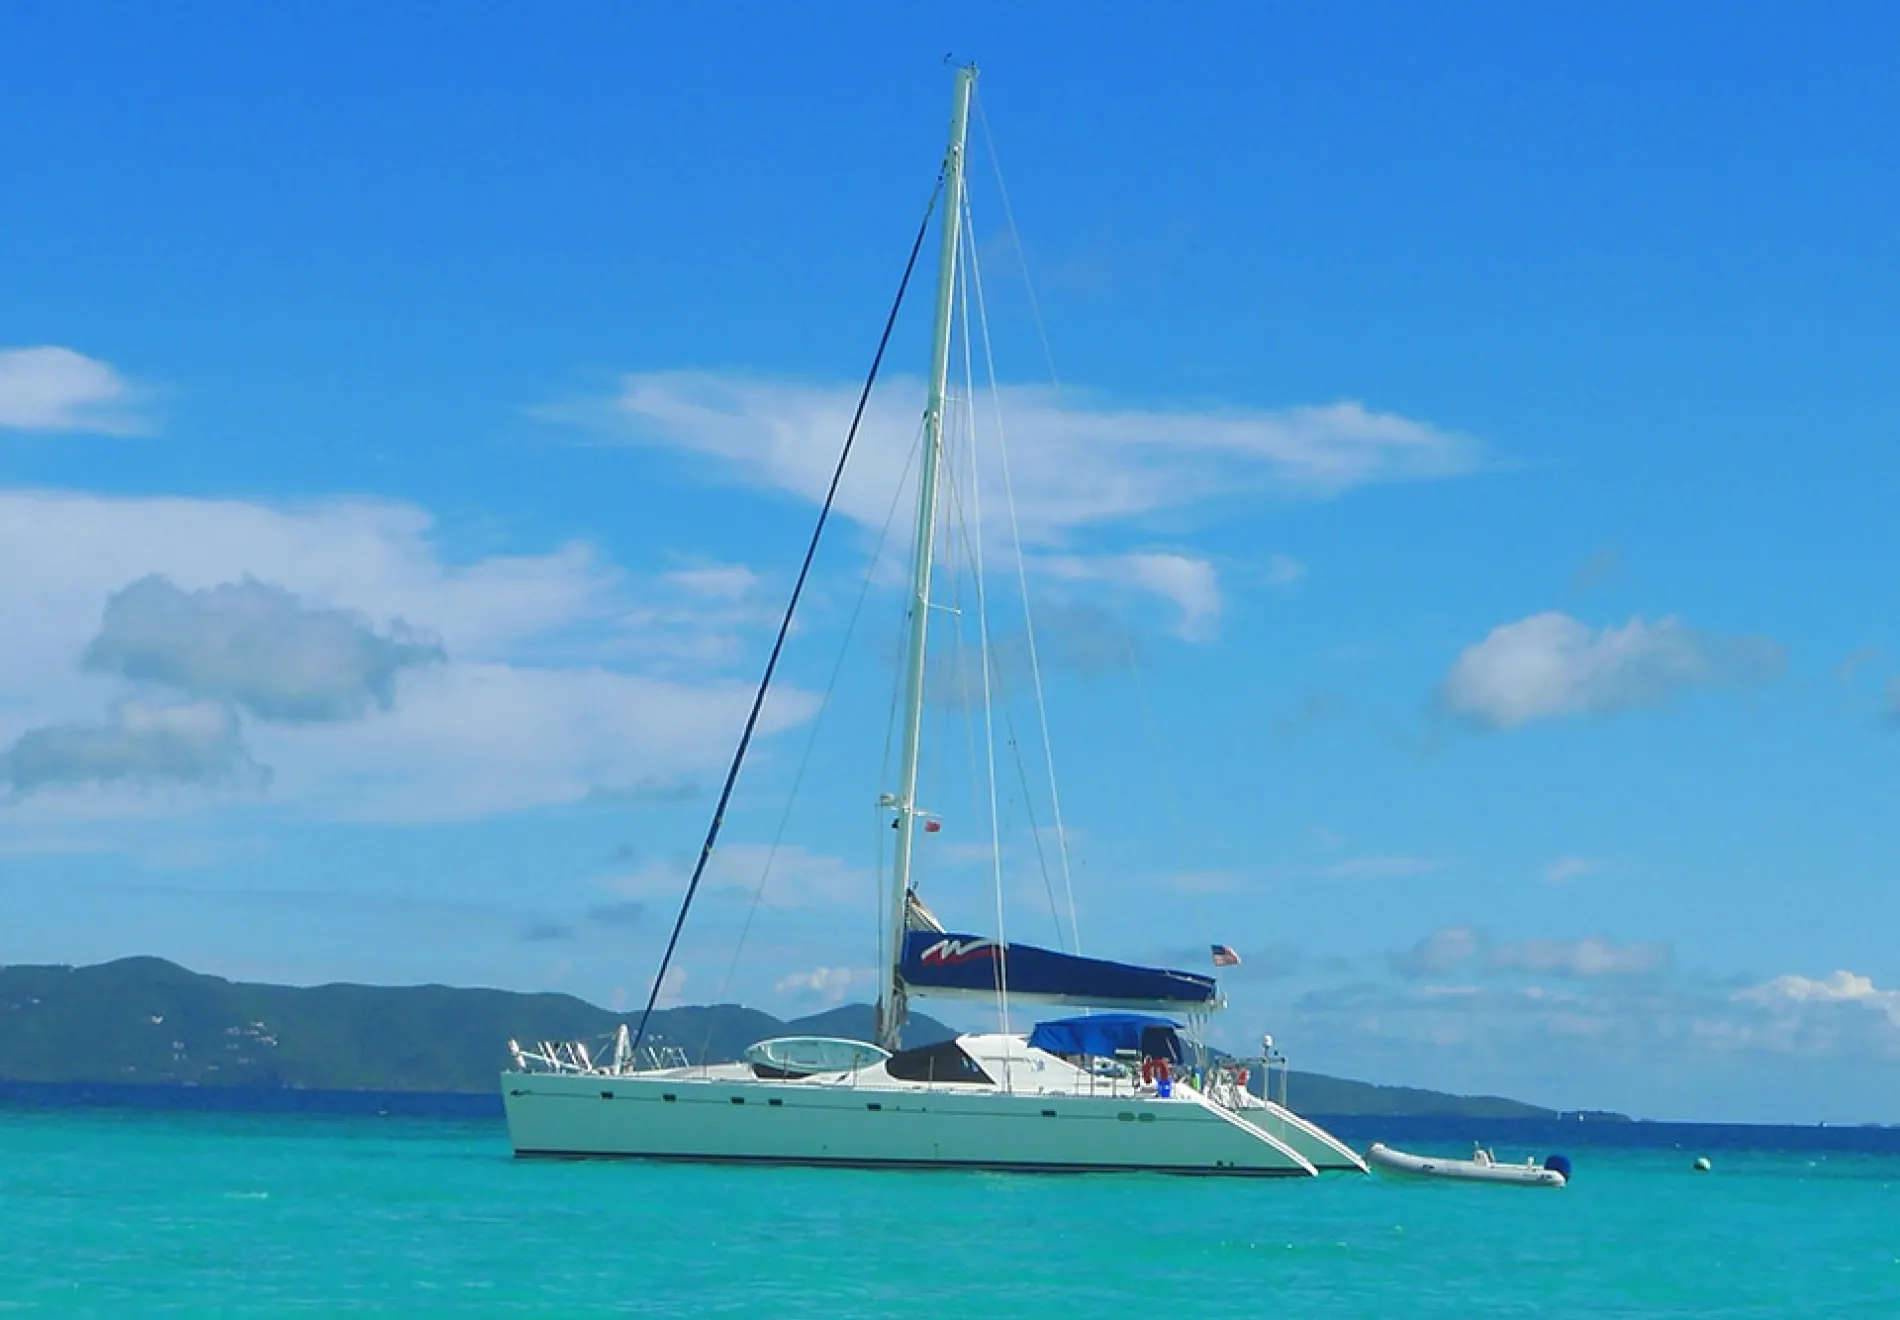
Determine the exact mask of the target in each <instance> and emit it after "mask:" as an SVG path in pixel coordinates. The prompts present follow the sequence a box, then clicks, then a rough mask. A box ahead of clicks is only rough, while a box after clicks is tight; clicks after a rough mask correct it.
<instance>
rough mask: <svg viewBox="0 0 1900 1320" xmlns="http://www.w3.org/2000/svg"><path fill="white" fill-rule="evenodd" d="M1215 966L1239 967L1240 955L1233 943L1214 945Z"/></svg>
mask: <svg viewBox="0 0 1900 1320" xmlns="http://www.w3.org/2000/svg"><path fill="white" fill-rule="evenodd" d="M1214 966H1216V967H1238V966H1240V955H1239V954H1237V953H1235V952H1234V950H1233V946H1232V945H1228V944H1216V945H1215V946H1214Z"/></svg>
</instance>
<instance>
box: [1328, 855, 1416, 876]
mask: <svg viewBox="0 0 1900 1320" xmlns="http://www.w3.org/2000/svg"><path fill="white" fill-rule="evenodd" d="M1437 869H1438V863H1437V862H1434V861H1432V860H1430V859H1429V858H1425V857H1348V858H1347V859H1346V860H1345V861H1343V862H1334V863H1333V864H1332V865H1331V866H1322V867H1321V868H1320V869H1319V874H1321V875H1323V876H1328V877H1330V878H1332V879H1335V880H1391V879H1397V878H1398V877H1401V876H1408V875H1425V874H1428V873H1429V872H1432V871H1436V870H1437Z"/></svg>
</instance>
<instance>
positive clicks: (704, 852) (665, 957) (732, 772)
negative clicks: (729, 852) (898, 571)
mask: <svg viewBox="0 0 1900 1320" xmlns="http://www.w3.org/2000/svg"><path fill="white" fill-rule="evenodd" d="M947 172H948V167H947V164H946V167H945V168H944V169H941V170H939V171H938V172H937V183H936V186H935V187H934V188H932V189H931V192H930V202H929V204H928V205H926V206H925V207H924V218H923V222H922V223H921V224H919V225H918V226H917V237H916V239H915V241H913V242H912V243H911V245H910V258H909V260H908V261H906V262H905V263H904V276H903V278H902V279H901V280H899V281H898V283H897V296H896V297H895V298H893V299H892V300H891V310H890V313H889V315H887V316H886V317H885V318H884V332H883V333H882V334H881V335H879V336H878V341H877V352H876V353H875V354H873V355H872V357H871V370H870V372H869V373H868V374H867V375H866V376H865V378H864V388H863V390H861V391H860V392H859V394H858V406H857V409H856V410H855V411H854V412H853V413H852V414H851V428H850V430H848V431H847V432H845V437H844V446H843V448H841V449H840V450H839V452H838V464H837V466H836V467H835V468H834V469H832V473H831V485H830V486H829V487H828V488H826V490H825V502H824V504H823V506H822V507H821V508H820V509H819V510H818V523H817V525H816V526H815V527H813V528H812V532H811V541H810V543H809V544H807V545H806V547H805V559H804V562H803V563H801V564H800V565H799V566H798V579H797V581H795V582H794V583H793V584H792V596H791V599H790V600H789V601H788V602H787V603H786V606H785V617H784V618H783V619H781V620H780V621H779V626H778V636H777V637H776V638H775V639H773V642H772V654H771V656H770V657H769V658H767V660H766V662H765V673H764V674H763V675H761V676H760V678H759V688H758V691H757V692H756V693H754V694H753V697H752V709H751V711H750V712H748V713H747V715H746V721H745V731H744V732H743V733H741V734H740V735H739V746H738V747H737V749H735V750H734V752H733V754H732V764H731V766H729V767H728V768H727V770H726V782H725V784H724V786H723V787H721V789H720V790H719V802H718V804H717V805H716V806H714V807H713V818H712V824H711V825H709V826H708V827H707V829H706V841H705V843H703V844H702V845H700V850H699V861H698V862H697V863H696V864H695V865H694V866H693V877H692V879H691V880H689V881H687V884H686V894H685V896H684V897H683V898H682V899H681V900H680V910H679V915H678V916H677V917H675V918H674V919H673V933H672V935H670V936H669V937H668V938H667V941H666V952H665V953H664V954H662V955H661V957H660V966H659V969H658V970H657V971H656V972H654V974H653V988H652V989H651V990H650V991H648V992H647V1003H646V1007H645V1008H644V1009H642V1010H641V1011H640V1027H639V1029H638V1030H637V1031H636V1032H634V1036H633V1051H634V1052H635V1053H638V1051H639V1049H640V1043H641V1042H642V1041H643V1040H644V1039H645V1038H646V1034H647V1023H648V1022H649V1021H650V1020H651V1018H652V1017H653V1006H654V1004H655V1003H657V1002H658V1001H659V998H660V988H661V986H663V985H664V984H665V982H666V973H667V970H668V969H669V968H670V967H671V966H672V962H673V953H674V951H675V950H676V949H678V948H679V941H680V932H681V931H682V930H684V929H685V927H686V914H687V913H688V912H689V911H690V910H691V909H692V906H693V896H694V895H695V894H697V893H698V892H699V882H700V881H701V880H702V879H704V878H705V875H706V865H707V863H708V862H710V861H711V860H712V854H713V845H714V844H716V843H717V842H718V841H719V830H720V828H721V826H723V825H724V824H725V819H726V805H727V804H728V803H729V802H731V800H732V790H733V787H734V786H735V785H736V784H737V783H738V782H739V769H740V767H741V766H743V765H744V764H745V754H746V750H747V749H748V748H749V747H751V745H752V735H753V733H754V732H755V731H756V730H757V729H758V727H759V714H760V712H761V711H762V710H764V708H765V695H766V693H767V692H768V691H770V689H771V686H772V675H773V674H774V673H775V672H776V671H777V669H778V661H779V656H780V654H781V653H783V651H784V650H785V638H786V637H787V635H789V634H790V632H791V630H792V616H793V614H794V613H796V612H797V610H798V601H799V597H801V596H802V595H804V592H805V579H806V578H808V577H809V576H810V575H811V565H812V560H814V559H815V558H817V556H818V540H819V538H820V537H821V536H823V535H824V531H825V523H826V521H827V520H828V519H829V518H830V517H831V506H832V504H833V503H834V502H835V501H836V500H837V498H838V484H839V483H840V482H841V481H843V480H844V465H845V462H846V460H848V459H849V458H850V457H851V447H852V446H853V445H854V444H855V443H857V438H858V427H859V426H860V425H861V424H862V423H863V421H864V409H865V406H866V405H867V404H869V403H870V401H871V387H872V386H873V385H875V384H876V383H877V373H878V369H879V368H880V367H882V366H883V365H884V350H885V349H886V348H888V347H889V346H890V342H891V331H892V330H894V329H895V328H896V327H897V313H898V311H899V309H901V308H902V307H903V305H904V294H905V292H906V291H907V290H908V289H909V288H910V277H911V274H912V273H913V272H914V271H915V270H916V269H917V254H918V253H920V252H922V251H923V247H924V237H925V235H926V234H928V233H929V232H930V217H931V215H932V214H934V213H935V211H936V209H937V199H938V198H940V197H941V196H942V195H943V183H944V178H945V176H946V174H947Z"/></svg>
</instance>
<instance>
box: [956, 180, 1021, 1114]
mask: <svg viewBox="0 0 1900 1320" xmlns="http://www.w3.org/2000/svg"><path fill="white" fill-rule="evenodd" d="M956 200H960V201H961V203H962V209H963V220H964V225H963V233H964V238H965V241H966V243H967V244H968V246H969V248H970V249H971V250H970V252H969V254H968V255H969V260H967V261H965V262H964V263H963V265H962V269H961V271H960V275H961V279H962V283H963V389H964V398H965V399H966V400H968V401H969V403H968V405H967V406H966V407H965V409H964V413H965V422H966V424H967V427H968V433H969V437H970V439H969V460H970V512H971V515H972V517H973V518H974V520H975V522H976V536H975V537H974V538H972V539H973V544H972V546H971V550H972V552H973V553H972V560H973V563H972V567H973V569H974V574H973V576H974V578H975V583H976V635H977V654H978V655H979V657H980V663H981V664H982V666H983V756H984V770H985V775H984V782H985V783H987V784H988V786H989V793H990V869H991V875H992V879H993V880H994V882H995V889H996V943H997V945H998V947H999V948H1000V949H1002V950H1004V951H1007V950H1008V948H1009V937H1008V935H1007V933H1006V932H1005V931H1004V928H1003V840H1002V833H1001V825H1000V822H999V821H998V820H997V809H996V724H995V718H994V716H993V715H992V713H991V709H990V663H989V661H990V617H989V607H988V604H987V602H986V601H985V598H984V593H983V482H982V479H981V477H980V475H979V472H978V469H979V468H980V467H981V466H982V465H981V464H980V463H978V462H977V457H976V407H975V399H976V372H975V369H974V368H973V366H972V365H971V357H970V267H971V265H973V264H974V262H975V260H976V253H975V247H976V238H975V234H974V230H975V225H974V224H973V223H972V222H971V219H970V202H969V198H968V197H967V196H966V197H963V198H960V199H956ZM996 1017H997V1022H998V1024H999V1029H1000V1030H1001V1032H1002V1034H1003V1035H1004V1037H1008V1035H1009V959H1008V957H1007V956H999V957H998V958H997V959H996ZM1003 1075H1004V1081H1005V1085H1006V1086H1007V1084H1008V1079H1009V1073H1008V1071H1007V1070H1005V1072H1004V1074H1003Z"/></svg>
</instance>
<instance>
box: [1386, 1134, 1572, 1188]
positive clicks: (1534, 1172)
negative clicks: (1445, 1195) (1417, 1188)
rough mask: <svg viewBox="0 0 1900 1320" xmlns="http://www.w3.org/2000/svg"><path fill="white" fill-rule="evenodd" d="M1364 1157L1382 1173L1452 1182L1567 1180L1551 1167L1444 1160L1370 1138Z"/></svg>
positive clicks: (1558, 1183)
mask: <svg viewBox="0 0 1900 1320" xmlns="http://www.w3.org/2000/svg"><path fill="white" fill-rule="evenodd" d="M1366 1159H1367V1161H1368V1162H1370V1163H1371V1165H1372V1167H1373V1168H1375V1169H1377V1170H1378V1171H1379V1172H1380V1173H1383V1174H1397V1175H1399V1176H1401V1177H1407V1178H1442V1179H1447V1180H1449V1181H1452V1182H1484V1183H1504V1184H1506V1185H1508V1186H1513V1187H1562V1186H1563V1185H1564V1184H1565V1183H1566V1182H1568V1181H1569V1180H1568V1179H1567V1178H1565V1177H1564V1175H1563V1174H1561V1173H1559V1172H1558V1171H1557V1170H1555V1169H1546V1168H1540V1167H1539V1166H1537V1165H1536V1164H1498V1163H1495V1162H1493V1161H1491V1160H1489V1159H1488V1158H1487V1159H1485V1160H1448V1159H1440V1158H1439V1157H1438V1156H1436V1155H1413V1154H1410V1153H1408V1152H1406V1151H1402V1150H1393V1149H1392V1148H1391V1147H1390V1146H1386V1145H1382V1144H1381V1143H1379V1142H1376V1141H1375V1142H1374V1143H1373V1144H1372V1147H1371V1149H1369V1150H1367V1151H1366Z"/></svg>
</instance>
